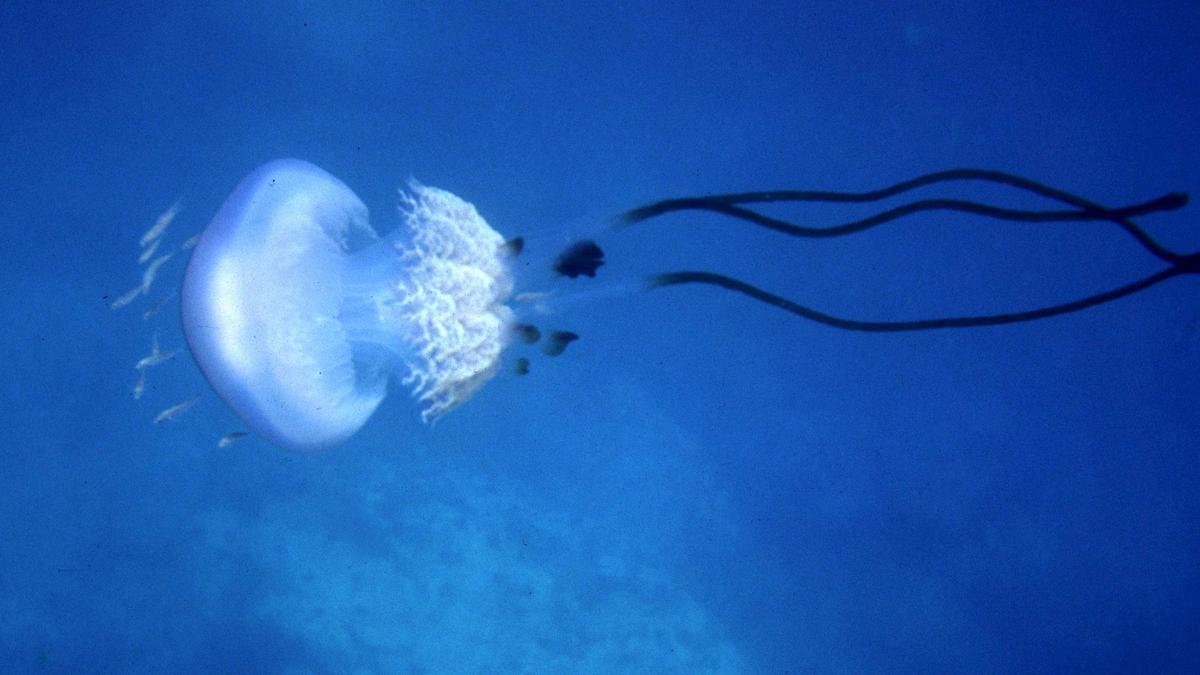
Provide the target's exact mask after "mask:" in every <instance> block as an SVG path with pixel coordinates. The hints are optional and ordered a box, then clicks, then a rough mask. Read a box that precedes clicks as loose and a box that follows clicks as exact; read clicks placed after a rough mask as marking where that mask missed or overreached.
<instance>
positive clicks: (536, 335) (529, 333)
mask: <svg viewBox="0 0 1200 675" xmlns="http://www.w3.org/2000/svg"><path fill="white" fill-rule="evenodd" d="M512 331H513V335H515V336H516V337H517V339H518V340H520V341H521V342H524V343H525V344H527V345H531V344H533V343H535V342H537V341H538V340H540V339H542V331H540V330H538V327H537V326H535V325H533V324H531V323H518V324H513V327H512Z"/></svg>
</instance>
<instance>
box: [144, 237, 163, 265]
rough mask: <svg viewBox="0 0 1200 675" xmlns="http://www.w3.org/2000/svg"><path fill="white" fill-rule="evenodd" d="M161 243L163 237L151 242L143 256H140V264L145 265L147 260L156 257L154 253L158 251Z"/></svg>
mask: <svg viewBox="0 0 1200 675" xmlns="http://www.w3.org/2000/svg"><path fill="white" fill-rule="evenodd" d="M161 243H162V237H159V238H158V239H155V240H154V241H152V242H150V245H149V246H147V247H146V250H144V251H142V254H141V255H139V256H138V264H139V265H144V264H145V263H146V261H147V260H149V259H150V258H152V257H154V252H155V251H157V250H158V245H159V244H161Z"/></svg>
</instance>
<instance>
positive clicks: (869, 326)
mask: <svg viewBox="0 0 1200 675" xmlns="http://www.w3.org/2000/svg"><path fill="white" fill-rule="evenodd" d="M1181 274H1200V254H1192V255H1190V256H1184V257H1182V258H1181V259H1180V261H1179V263H1177V264H1175V265H1172V266H1171V267H1168V268H1167V269H1164V270H1162V271H1160V272H1157V273H1155V274H1152V275H1150V276H1148V277H1145V278H1143V279H1139V280H1137V281H1134V282H1132V283H1128V284H1125V285H1124V286H1120V287H1118V288H1114V289H1112V290H1110V291H1105V292H1103V293H1097V294H1095V295H1090V296H1087V297H1085V298H1080V299H1079V300H1074V301H1072V302H1065V303H1062V304H1059V305H1051V306H1049V307H1041V308H1039V309H1031V310H1027V311H1022V312H1007V313H1003V314H985V315H980V316H956V317H944V318H936V319H918V320H915V321H859V320H855V319H845V318H842V317H837V316H833V315H831V314H826V313H825V312H821V311H818V310H816V309H813V308H811V307H806V306H804V305H801V304H798V303H795V302H792V301H791V300H788V299H786V298H781V297H779V296H778V295H775V294H773V293H769V292H767V291H764V290H763V289H761V288H758V287H756V286H752V285H750V284H748V283H746V282H744V281H741V280H739V279H734V278H733V277H727V276H724V275H721V274H714V273H712V272H689V271H685V272H670V273H667V274H660V275H657V276H654V277H651V278H650V279H649V281H648V287H649V288H662V287H665V286H678V285H681V284H708V285H710V286H718V287H720V288H724V289H727V290H730V291H733V292H735V293H740V294H742V295H745V296H747V297H750V298H753V299H755V300H758V301H759V302H763V303H766V304H768V305H771V306H773V307H777V308H779V309H782V310H784V311H787V312H791V313H792V314H795V315H797V316H801V317H804V318H806V319H811V320H812V321H816V322H818V323H823V324H825V325H827V326H832V327H834V328H840V329H843V330H852V331H863V332H869V333H896V332H903V331H921V330H936V329H939V328H975V327H980V326H999V325H1003V324H1009V323H1021V322H1025V321H1036V320H1038V319H1045V318H1049V317H1052V316H1059V315H1062V314H1070V313H1072V312H1078V311H1080V310H1084V309H1087V308H1089V307H1095V306H1097V305H1102V304H1104V303H1106V302H1112V301H1113V300H1117V299H1120V298H1124V297H1126V296H1129V295H1133V294H1134V293H1138V292H1141V291H1144V290H1146V289H1147V288H1150V287H1151V286H1154V285H1155V284H1158V283H1161V282H1163V281H1166V280H1167V279H1170V278H1172V277H1176V276H1179V275H1181Z"/></svg>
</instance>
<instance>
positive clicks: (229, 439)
mask: <svg viewBox="0 0 1200 675" xmlns="http://www.w3.org/2000/svg"><path fill="white" fill-rule="evenodd" d="M245 435H246V432H244V431H233V432H230V433H228V434H225V435H224V436H222V437H221V440H219V441H217V447H218V448H226V447H229V445H230V444H231V443H233V442H234V441H236V440H237V439H239V438H242V437H243V436H245Z"/></svg>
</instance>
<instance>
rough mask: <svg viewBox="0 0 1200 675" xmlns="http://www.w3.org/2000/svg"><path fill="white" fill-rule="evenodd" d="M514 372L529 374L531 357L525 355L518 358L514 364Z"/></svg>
mask: <svg viewBox="0 0 1200 675" xmlns="http://www.w3.org/2000/svg"><path fill="white" fill-rule="evenodd" d="M513 372H514V373H516V374H517V375H528V374H529V359H527V358H525V357H524V356H522V357H521V358H519V359H517V362H516V363H514V364H513Z"/></svg>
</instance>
